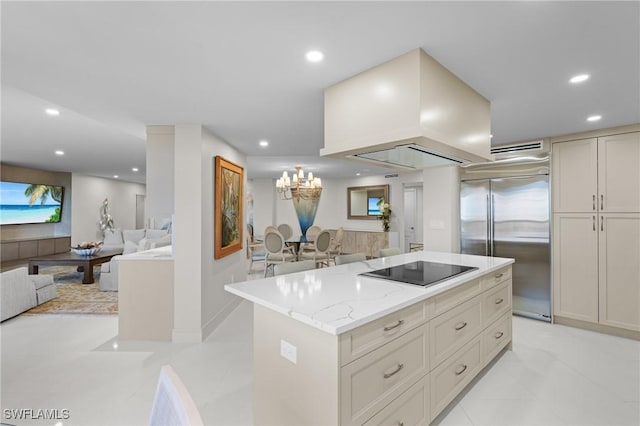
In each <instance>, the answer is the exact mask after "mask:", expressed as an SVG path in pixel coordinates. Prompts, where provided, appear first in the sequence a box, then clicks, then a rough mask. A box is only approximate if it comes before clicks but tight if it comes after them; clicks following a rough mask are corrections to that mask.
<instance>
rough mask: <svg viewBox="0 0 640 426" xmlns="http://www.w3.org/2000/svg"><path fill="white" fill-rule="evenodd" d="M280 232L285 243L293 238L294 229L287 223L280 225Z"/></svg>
mask: <svg viewBox="0 0 640 426" xmlns="http://www.w3.org/2000/svg"><path fill="white" fill-rule="evenodd" d="M278 232H280V233H281V234H282V238H284V239H285V241H286V240H288V239H289V238H291V237H292V236H293V228H291V226H289V225H288V224H286V223H281V224H280V225H278Z"/></svg>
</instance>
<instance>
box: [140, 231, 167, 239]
mask: <svg viewBox="0 0 640 426" xmlns="http://www.w3.org/2000/svg"><path fill="white" fill-rule="evenodd" d="M168 233H169V231H167V230H165V229H147V234H146V235H145V236H146V237H147V238H148V239H157V238H162V237H164V236H165V235H167V234H168Z"/></svg>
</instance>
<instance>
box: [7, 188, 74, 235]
mask: <svg viewBox="0 0 640 426" xmlns="http://www.w3.org/2000/svg"><path fill="white" fill-rule="evenodd" d="M62 194H63V188H62V187H61V186H55V185H40V184H32V183H20V182H6V181H1V182H0V224H1V225H11V224H22V223H55V222H60V215H61V209H62Z"/></svg>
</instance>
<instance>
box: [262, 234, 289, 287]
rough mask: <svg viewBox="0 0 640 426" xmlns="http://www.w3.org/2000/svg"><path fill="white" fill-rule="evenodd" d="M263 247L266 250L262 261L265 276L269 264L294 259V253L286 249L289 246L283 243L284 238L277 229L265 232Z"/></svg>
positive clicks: (273, 264)
mask: <svg viewBox="0 0 640 426" xmlns="http://www.w3.org/2000/svg"><path fill="white" fill-rule="evenodd" d="M264 248H265V250H266V251H267V257H266V260H265V262H264V276H265V277H266V276H267V271H268V270H269V267H270V266H275V265H276V264H278V263H287V262H293V261H295V260H296V255H295V254H293V253H292V252H291V251H289V250H288V249H289V247H287V246H286V245H285V244H284V238H282V234H280V233H279V232H278V231H270V232H267V233H266V234H265V236H264Z"/></svg>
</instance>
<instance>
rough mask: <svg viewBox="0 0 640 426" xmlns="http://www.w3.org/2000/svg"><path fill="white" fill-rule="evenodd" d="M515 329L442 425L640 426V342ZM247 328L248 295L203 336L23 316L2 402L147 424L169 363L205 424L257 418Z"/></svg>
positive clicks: (10, 335)
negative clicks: (124, 332) (143, 333)
mask: <svg viewBox="0 0 640 426" xmlns="http://www.w3.org/2000/svg"><path fill="white" fill-rule="evenodd" d="M255 275H256V276H259V275H260V274H259V273H258V274H255ZM513 326H514V327H513V336H514V343H513V351H507V352H506V353H504V354H503V355H502V357H501V358H500V359H499V360H498V361H497V362H496V363H495V365H494V366H493V367H492V368H491V369H490V370H489V371H487V372H486V374H484V375H483V376H482V377H481V378H480V379H479V380H478V381H477V383H475V385H474V386H473V387H472V388H471V389H469V390H468V391H467V392H466V394H465V395H464V396H463V397H462V398H460V400H459V402H457V403H454V404H453V405H451V406H450V407H449V408H448V410H447V411H446V413H444V414H443V415H442V416H440V417H439V418H438V421H439V424H440V425H472V424H473V425H484V424H486V425H518V424H527V425H555V424H558V425H561V424H568V425H583V424H602V425H604V424H607V425H614V424H620V425H623V424H636V425H637V424H640V415H639V412H640V405H639V402H638V383H639V382H640V373H639V372H638V353H639V352H640V350H639V344H638V342H635V341H632V340H628V339H622V338H618V337H613V336H607V335H602V334H599V333H593V332H589V331H584V330H577V329H572V328H570V327H563V326H556V325H551V324H546V323H543V322H538V321H534V320H529V319H524V318H518V317H515V318H514V321H513ZM252 329H253V315H252V305H251V304H250V303H248V302H242V303H241V304H240V305H239V306H238V308H236V310H234V311H233V312H232V313H231V315H230V316H229V317H228V318H227V319H226V320H225V321H224V322H223V323H222V324H221V325H220V327H219V328H218V329H217V330H216V331H215V332H214V333H212V335H211V336H209V337H208V338H207V339H206V340H205V341H204V342H203V343H200V344H184V343H182V344H176V343H170V342H140V341H119V340H118V338H117V330H118V322H117V318H115V317H101V316H56V315H49V316H20V317H17V318H14V319H12V320H9V321H6V322H4V323H2V325H0V339H1V342H2V359H1V371H0V372H1V385H2V394H1V400H0V402H1V407H2V409H11V408H36V409H37V408H42V409H55V408H58V409H69V410H70V413H71V418H70V419H68V420H64V421H63V425H64V426H70V425H82V426H89V425H143V424H146V423H147V421H148V416H149V411H150V409H151V403H152V401H153V396H154V393H155V387H156V383H157V379H158V374H159V371H160V367H161V366H162V365H164V364H171V365H172V366H173V367H174V369H175V370H176V371H177V372H178V374H179V375H180V377H181V378H182V380H183V381H184V383H185V385H186V386H187V388H188V389H189V391H190V393H191V394H192V396H193V398H194V400H195V401H196V404H197V405H198V407H199V409H200V412H201V415H202V417H203V419H204V421H205V423H206V424H213V425H250V424H251V423H252V421H253V415H252V404H253V402H252V401H253V395H252V387H253V354H252ZM114 344H117V347H115V348H114ZM2 420H4V421H6V422H7V423H12V421H9V420H8V419H6V418H3V419H2ZM2 420H0V421H2ZM13 423H18V424H21V425H23V424H25V425H32V424H33V425H43V424H44V423H43V422H42V421H41V420H33V421H28V420H27V421H19V422H18V421H15V422H13ZM54 423H55V422H52V423H51V424H54ZM47 424H48V423H47Z"/></svg>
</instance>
